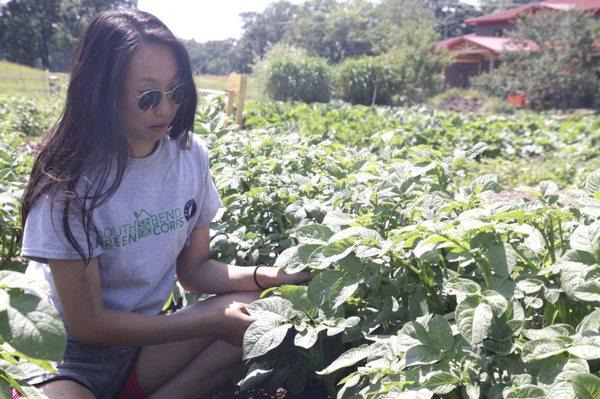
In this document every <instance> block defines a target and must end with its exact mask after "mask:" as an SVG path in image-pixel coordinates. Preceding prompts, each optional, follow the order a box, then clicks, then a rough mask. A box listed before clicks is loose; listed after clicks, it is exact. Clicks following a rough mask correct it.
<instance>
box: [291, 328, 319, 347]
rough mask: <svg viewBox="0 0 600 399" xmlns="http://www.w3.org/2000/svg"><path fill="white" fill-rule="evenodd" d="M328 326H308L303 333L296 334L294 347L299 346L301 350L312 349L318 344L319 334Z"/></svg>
mask: <svg viewBox="0 0 600 399" xmlns="http://www.w3.org/2000/svg"><path fill="white" fill-rule="evenodd" d="M326 328H327V327H326V326H322V325H320V326H317V327H313V326H310V325H308V326H306V328H305V329H304V330H302V331H299V332H298V333H296V336H295V337H294V345H296V346H299V347H300V348H305V349H310V348H312V346H313V345H314V344H315V343H316V342H317V339H318V338H319V333H320V332H321V331H323V330H325V329H326Z"/></svg>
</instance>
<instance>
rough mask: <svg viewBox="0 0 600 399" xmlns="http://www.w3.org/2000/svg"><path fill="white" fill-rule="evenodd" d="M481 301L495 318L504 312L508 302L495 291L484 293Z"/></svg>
mask: <svg viewBox="0 0 600 399" xmlns="http://www.w3.org/2000/svg"><path fill="white" fill-rule="evenodd" d="M483 300H484V301H485V302H486V303H487V304H488V305H490V306H491V307H492V310H493V311H494V315H495V316H496V317H500V316H502V315H503V314H504V312H506V309H508V301H507V300H506V298H504V297H503V296H502V295H500V294H499V293H497V292H495V291H492V290H486V291H484V292H483Z"/></svg>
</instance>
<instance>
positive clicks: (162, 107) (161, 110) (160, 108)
mask: <svg viewBox="0 0 600 399" xmlns="http://www.w3.org/2000/svg"><path fill="white" fill-rule="evenodd" d="M174 106H175V104H174V103H173V100H172V99H171V94H170V93H168V94H165V95H163V97H162V98H161V100H160V103H158V105H157V106H156V108H154V113H155V114H157V115H167V114H169V113H171V111H172V108H173V107H174Z"/></svg>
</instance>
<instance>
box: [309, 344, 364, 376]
mask: <svg viewBox="0 0 600 399" xmlns="http://www.w3.org/2000/svg"><path fill="white" fill-rule="evenodd" d="M370 353H371V350H370V348H369V345H367V344H363V345H361V346H359V347H356V348H352V349H350V350H348V351H346V352H344V353H342V354H341V355H340V356H339V357H338V358H337V359H335V360H334V361H333V363H331V364H330V365H329V366H327V367H325V368H324V369H323V370H321V371H317V372H316V373H317V374H319V375H327V374H331V373H333V372H335V371H337V370H340V369H342V368H344V367H350V366H353V365H355V364H356V363H358V362H360V361H361V360H364V359H366V358H367V357H368V356H369V354H370Z"/></svg>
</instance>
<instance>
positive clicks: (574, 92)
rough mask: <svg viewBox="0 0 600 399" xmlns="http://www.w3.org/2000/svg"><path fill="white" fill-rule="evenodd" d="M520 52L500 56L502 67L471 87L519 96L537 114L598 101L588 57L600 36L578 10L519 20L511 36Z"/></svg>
mask: <svg viewBox="0 0 600 399" xmlns="http://www.w3.org/2000/svg"><path fill="white" fill-rule="evenodd" d="M510 35H511V37H512V38H513V40H514V41H515V43H516V44H517V45H518V46H519V47H520V48H530V46H531V44H529V43H531V41H532V42H534V43H535V44H537V46H538V47H539V50H537V51H514V52H506V53H504V54H502V57H501V59H502V65H501V66H500V68H497V69H496V70H495V71H494V72H493V73H489V74H484V75H481V76H479V77H477V78H476V79H475V81H474V83H475V85H476V86H478V87H480V88H482V89H484V90H486V91H488V92H490V93H491V94H494V95H497V96H501V97H506V95H508V94H516V93H524V94H525V95H526V98H527V101H528V103H529V104H530V105H531V106H532V107H534V108H539V109H545V108H552V107H560V108H562V107H572V106H578V105H581V104H582V103H590V102H592V101H594V98H595V100H596V101H600V97H599V95H598V93H599V92H600V78H599V77H600V63H599V62H598V57H597V56H596V57H592V54H594V52H596V54H597V48H596V47H595V46H594V40H595V39H596V38H598V37H599V36H600V21H598V20H597V19H595V18H594V16H593V15H591V14H589V13H586V12H584V11H582V10H578V9H574V10H571V11H543V10H542V11H538V12H536V13H527V14H525V15H522V16H521V17H520V18H519V20H518V22H517V24H516V26H515V30H514V32H511V33H510Z"/></svg>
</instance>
